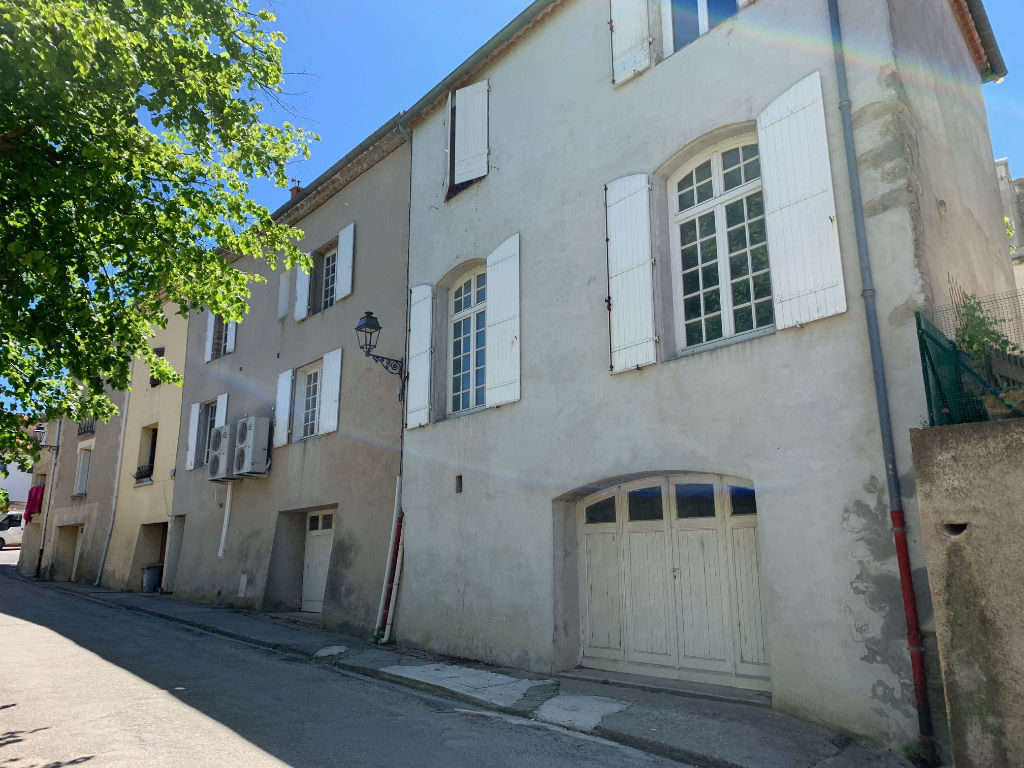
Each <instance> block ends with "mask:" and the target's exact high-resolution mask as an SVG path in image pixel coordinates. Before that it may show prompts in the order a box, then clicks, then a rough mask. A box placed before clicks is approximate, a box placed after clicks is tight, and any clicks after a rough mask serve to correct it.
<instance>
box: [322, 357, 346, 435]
mask: <svg viewBox="0 0 1024 768" xmlns="http://www.w3.org/2000/svg"><path fill="white" fill-rule="evenodd" d="M340 397H341V349H340V348H339V349H332V350H331V351H330V352H328V353H327V354H326V355H324V363H323V372H322V373H321V374H320V429H319V432H320V434H324V433H325V432H335V431H336V430H337V429H338V400H339V398H340Z"/></svg>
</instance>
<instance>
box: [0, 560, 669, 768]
mask: <svg viewBox="0 0 1024 768" xmlns="http://www.w3.org/2000/svg"><path fill="white" fill-rule="evenodd" d="M16 556H17V551H16V550H15V551H14V552H13V557H12V553H9V552H7V551H4V552H0V641H2V643H3V648H4V654H3V656H4V663H3V664H2V665H0V670H2V671H0V718H2V721H0V767H2V768H60V767H62V766H71V765H86V766H88V767H89V768H92V767H93V766H95V767H96V768H99V767H100V766H132V767H133V768H135V767H138V766H190V767H191V766H218V767H220V766H246V768H250V767H252V768H256V767H262V766H282V765H289V766H346V767H347V766H389V767H391V766H485V765H486V766H509V767H511V766H524V767H525V766H608V767H609V768H612V767H613V766H614V767H615V768H619V767H620V766H658V765H661V766H669V765H678V764H677V763H673V762H672V761H670V760H667V759H665V758H661V757H652V756H650V755H647V754H644V753H642V752H639V751H637V750H634V749H630V748H628V747H624V746H622V745H619V744H616V743H613V742H609V741H606V740H603V739H599V738H595V737H593V736H587V735H584V734H580V733H575V732H572V731H566V730H563V729H560V728H555V727H553V726H550V725H545V724H541V723H537V722H533V721H530V720H525V719H522V718H516V717H513V716H510V715H507V714H502V713H494V712H488V711H485V710H481V709H479V708H477V707H473V706H472V705H467V704H465V703H462V702H453V701H450V700H446V699H441V698H439V697H436V696H434V695H431V694H428V693H424V692H421V691H417V690H413V689H409V688H406V687H403V686H400V685H396V684H394V683H389V682H386V681H382V680H376V679H368V678H365V677H361V676H357V675H353V674H351V673H347V672H343V671H339V670H337V669H335V668H333V667H331V666H326V665H322V664H312V663H309V661H307V660H304V659H298V658H296V657H295V656H289V655H283V654H280V653H277V652H274V651H270V650H267V649H263V648H258V647H253V646H252V645H247V644H243V643H240V642H237V641H235V640H231V639H226V638H224V637H219V636H216V635H212V634H209V633H207V632H203V631H201V630H197V629H194V628H190V627H187V626H184V625H176V624H171V623H168V622H165V621H160V620H158V619H154V618H152V617H148V616H144V615H140V614H138V613H133V612H129V611H124V610H121V609H119V608H116V607H110V606H107V605H103V604H99V603H97V602H94V601H88V600H82V599H80V598H78V597H76V596H73V595H69V594H67V593H65V592H61V591H57V590H53V589H48V588H45V587H43V586H39V585H37V584H34V583H31V582H26V581H22V580H19V579H17V578H15V577H14V576H13V575H12V574H13V566H12V565H9V564H4V563H12V562H13V561H14V559H15V558H16Z"/></svg>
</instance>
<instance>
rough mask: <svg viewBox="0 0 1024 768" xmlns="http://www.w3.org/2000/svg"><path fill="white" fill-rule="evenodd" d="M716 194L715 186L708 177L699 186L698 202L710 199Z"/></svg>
mask: <svg viewBox="0 0 1024 768" xmlns="http://www.w3.org/2000/svg"><path fill="white" fill-rule="evenodd" d="M714 196H715V192H714V187H713V186H712V184H711V180H710V179H708V180H707V181H705V182H704V183H703V184H701V185H700V186H698V187H697V202H698V203H703V202H705V201H707V200H710V199H711V198H712V197H714Z"/></svg>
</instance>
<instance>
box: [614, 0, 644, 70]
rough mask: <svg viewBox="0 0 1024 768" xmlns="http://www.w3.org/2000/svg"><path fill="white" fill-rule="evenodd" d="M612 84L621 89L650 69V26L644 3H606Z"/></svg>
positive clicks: (625, 0) (628, 0)
mask: <svg viewBox="0 0 1024 768" xmlns="http://www.w3.org/2000/svg"><path fill="white" fill-rule="evenodd" d="M609 11H610V13H611V18H610V19H609V20H608V26H609V28H610V29H611V35H612V83H613V84H615V85H621V84H622V83H624V82H626V81H627V80H630V79H632V78H633V77H634V76H635V75H638V74H640V73H641V72H643V71H644V70H645V69H647V68H648V67H650V66H651V25H650V15H649V13H648V10H647V0H609Z"/></svg>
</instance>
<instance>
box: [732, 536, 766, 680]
mask: <svg viewBox="0 0 1024 768" xmlns="http://www.w3.org/2000/svg"><path fill="white" fill-rule="evenodd" d="M729 535H730V538H731V543H732V552H733V557H732V560H733V567H734V569H735V572H736V577H735V584H736V613H737V616H736V622H737V628H738V643H739V654H738V658H737V663H738V664H740V665H755V666H758V667H762V669H761V670H760V671H761V672H762V673H763V672H764V669H763V668H764V667H766V665H767V664H768V654H767V649H766V643H765V633H764V613H763V610H762V606H761V585H760V580H759V578H758V574H757V570H758V563H757V528H755V527H741V528H732V529H731V530H730V532H729ZM740 671H743V670H742V669H741V670H740ZM748 671H753V670H748Z"/></svg>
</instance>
